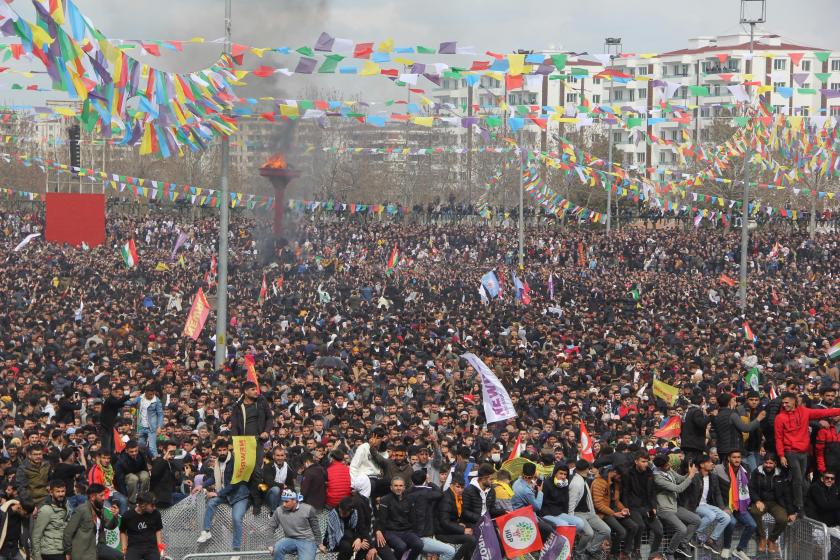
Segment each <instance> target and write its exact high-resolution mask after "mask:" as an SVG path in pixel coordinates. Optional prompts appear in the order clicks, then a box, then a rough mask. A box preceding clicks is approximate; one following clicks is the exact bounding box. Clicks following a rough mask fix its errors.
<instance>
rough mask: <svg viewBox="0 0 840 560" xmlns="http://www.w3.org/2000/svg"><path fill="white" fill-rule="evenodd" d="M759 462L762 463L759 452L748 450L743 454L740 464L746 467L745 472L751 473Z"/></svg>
mask: <svg viewBox="0 0 840 560" xmlns="http://www.w3.org/2000/svg"><path fill="white" fill-rule="evenodd" d="M761 463H763V461H762V460H761V454H760V453H759V452H757V451H749V452H747V453H746V454H745V455H744V461H743V462H742V463H741V464H742V465H744V468H745V469H747V474H751V473H752V472H753V471H754V470H755V469H757V468H758V466H759V465H760V464H761Z"/></svg>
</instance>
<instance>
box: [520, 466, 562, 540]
mask: <svg viewBox="0 0 840 560" xmlns="http://www.w3.org/2000/svg"><path fill="white" fill-rule="evenodd" d="M541 486H542V481H541V480H540V479H539V478H538V477H537V465H535V464H534V463H525V464H524V465H522V474H521V475H520V476H519V478H517V479H516V482H514V483H513V498H511V502H510V507H511V509H519V508H523V507H526V506H531V507H533V508H534V514H535V515H537V525H538V526H539V529H540V535H542V538H543V540H544V541H546V540H548V538H549V537H550V536H551V534H552V533H553V532H554V524H553V523H550V522H549V521H548V520H545V519H544V518H543V517H542V516H541V510H542V507H543V492H542V490H541V489H540V487H541ZM564 525H565V524H564Z"/></svg>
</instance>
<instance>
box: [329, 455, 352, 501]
mask: <svg viewBox="0 0 840 560" xmlns="http://www.w3.org/2000/svg"><path fill="white" fill-rule="evenodd" d="M350 482H351V481H350V467H348V466H347V465H345V464H344V463H340V462H338V461H333V462H332V463H330V466H329V467H327V502H326V504H327V507H330V508H334V507H338V502H340V501H341V500H343V499H344V498H346V497H348V496H349V495H350V494H351V493H352V490H351V487H350Z"/></svg>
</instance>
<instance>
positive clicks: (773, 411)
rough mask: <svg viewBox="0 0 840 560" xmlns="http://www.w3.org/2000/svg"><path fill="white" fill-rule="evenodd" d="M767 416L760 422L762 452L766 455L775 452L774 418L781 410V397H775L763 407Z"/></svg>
mask: <svg viewBox="0 0 840 560" xmlns="http://www.w3.org/2000/svg"><path fill="white" fill-rule="evenodd" d="M764 410H765V411H766V412H767V416H765V417H764V420H762V421H761V431H762V433H763V434H764V450H765V451H766V452H767V453H775V452H776V438H775V433H776V416H778V414H779V411H780V410H782V397H776V398H775V399H773V400H772V401H770V402H769V403H767V406H765V407H764Z"/></svg>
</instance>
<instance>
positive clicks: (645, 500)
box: [621, 462, 656, 512]
mask: <svg viewBox="0 0 840 560" xmlns="http://www.w3.org/2000/svg"><path fill="white" fill-rule="evenodd" d="M621 501H622V502H623V503H624V505H625V506H627V508H628V509H638V510H642V511H645V512H647V511H650V510H652V509H653V508H655V507H656V486H655V485H654V483H653V471H652V470H651V469H650V467H648V469H647V470H645V471H642V472H639V469H637V468H636V463H635V462H633V463H630V465H629V466H628V467H627V468H626V469H624V471H623V472H622V473H621Z"/></svg>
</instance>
